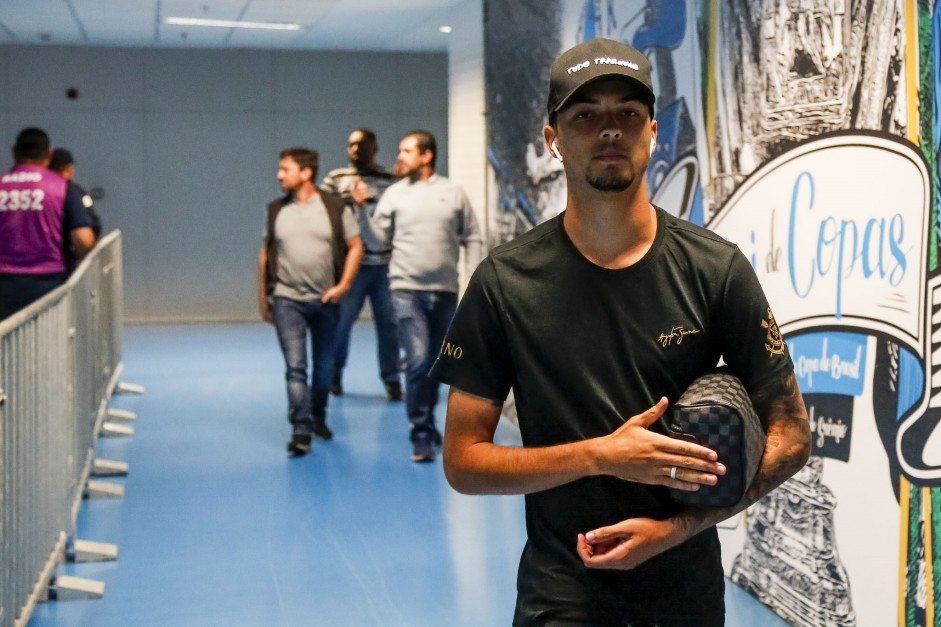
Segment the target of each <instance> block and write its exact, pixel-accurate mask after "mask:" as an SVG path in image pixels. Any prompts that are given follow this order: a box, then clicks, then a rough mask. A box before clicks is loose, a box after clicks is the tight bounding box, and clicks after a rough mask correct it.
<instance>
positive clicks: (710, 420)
mask: <svg viewBox="0 0 941 627" xmlns="http://www.w3.org/2000/svg"><path fill="white" fill-rule="evenodd" d="M661 420H662V422H663V423H664V427H665V428H666V431H667V434H668V435H670V436H671V437H675V438H680V439H683V440H687V441H690V442H696V443H698V444H701V445H703V446H706V447H708V448H711V449H712V450H714V451H715V452H716V453H718V455H719V461H720V462H722V463H723V464H725V466H726V468H727V472H726V474H725V475H722V476H720V477H719V481H718V483H716V485H714V486H705V485H703V486H700V487H699V490H697V491H696V492H685V491H683V490H675V489H673V488H670V495H671V496H672V497H673V500H675V501H676V502H678V503H682V504H683V505H689V506H693V507H728V506H730V505H734V504H735V503H738V502H739V501H740V500H741V499H742V496H743V495H744V494H745V490H746V488H748V486H749V484H751V481H752V479H754V477H755V473H756V472H757V471H758V465H759V464H760V463H761V456H762V454H763V453H764V449H765V433H764V429H762V427H761V422H760V421H759V420H758V416H757V415H756V414H755V408H754V407H752V403H751V399H750V398H749V397H748V393H747V392H746V391H745V387H744V386H743V385H742V382H741V381H739V380H738V378H737V377H735V376H734V375H732V374H730V373H729V372H728V371H727V370H726V369H725V368H720V369H719V370H717V371H716V372H713V373H710V374H707V375H704V376H702V377H700V378H698V379H696V380H695V381H693V383H692V384H690V386H689V387H688V388H687V389H686V391H685V392H683V395H682V396H680V398H679V400H678V401H677V402H676V403H674V404H673V407H672V408H671V411H670V412H668V415H664V417H663V418H662V419H661Z"/></svg>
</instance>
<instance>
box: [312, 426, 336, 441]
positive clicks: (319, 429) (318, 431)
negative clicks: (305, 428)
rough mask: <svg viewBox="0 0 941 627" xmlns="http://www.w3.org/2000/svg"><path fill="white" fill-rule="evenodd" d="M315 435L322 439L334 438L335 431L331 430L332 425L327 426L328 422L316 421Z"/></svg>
mask: <svg viewBox="0 0 941 627" xmlns="http://www.w3.org/2000/svg"><path fill="white" fill-rule="evenodd" d="M314 435H316V436H317V437H318V438H320V439H321V440H332V439H333V431H331V430H330V427H328V426H327V423H326V422H315V423H314Z"/></svg>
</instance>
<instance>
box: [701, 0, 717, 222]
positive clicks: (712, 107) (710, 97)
mask: <svg viewBox="0 0 941 627" xmlns="http://www.w3.org/2000/svg"><path fill="white" fill-rule="evenodd" d="M709 8H710V14H709V27H710V28H709V35H708V36H709V43H708V48H707V49H708V53H707V54H708V55H709V59H708V63H707V64H706V68H707V69H706V72H707V77H706V141H707V142H708V145H709V146H710V148H711V149H710V151H709V153H710V158H709V165H708V167H709V191H710V196H711V197H712V198H715V197H716V176H715V174H716V166H717V164H716V159H718V155H717V154H716V63H718V60H717V59H716V46H717V45H718V44H717V42H716V39H717V38H718V35H717V33H718V29H719V3H718V2H712V3H710V7H709ZM715 210H716V208H715V207H712V208H710V209H709V211H708V214H707V215H704V216H703V219H705V220H706V222H708V221H709V220H710V219H711V218H712V214H713V212H715Z"/></svg>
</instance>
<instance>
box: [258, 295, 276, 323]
mask: <svg viewBox="0 0 941 627" xmlns="http://www.w3.org/2000/svg"><path fill="white" fill-rule="evenodd" d="M258 313H259V314H261V319H262V320H264V321H265V322H267V323H268V324H274V315H273V314H272V313H271V305H269V304H268V299H267V298H261V299H259V300H258Z"/></svg>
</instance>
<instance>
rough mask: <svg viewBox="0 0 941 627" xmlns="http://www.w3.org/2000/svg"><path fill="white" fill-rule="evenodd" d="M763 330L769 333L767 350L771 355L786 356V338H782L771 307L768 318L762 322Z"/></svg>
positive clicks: (766, 344) (766, 340) (766, 343)
mask: <svg viewBox="0 0 941 627" xmlns="http://www.w3.org/2000/svg"><path fill="white" fill-rule="evenodd" d="M761 328H762V329H765V330H766V331H767V332H768V333H767V335H765V348H766V349H767V351H768V353H769V354H771V355H783V354H784V338H783V337H781V330H780V329H779V328H778V323H777V322H775V321H774V314H773V313H771V307H768V318H767V319H766V320H762V321H761Z"/></svg>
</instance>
